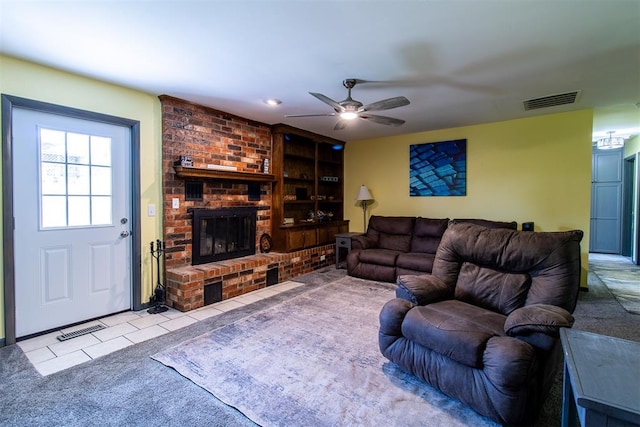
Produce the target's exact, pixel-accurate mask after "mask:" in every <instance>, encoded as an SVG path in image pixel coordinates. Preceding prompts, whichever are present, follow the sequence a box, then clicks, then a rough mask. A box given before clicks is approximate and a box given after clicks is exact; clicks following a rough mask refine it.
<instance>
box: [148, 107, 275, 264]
mask: <svg viewBox="0 0 640 427" xmlns="http://www.w3.org/2000/svg"><path fill="white" fill-rule="evenodd" d="M159 98H160V102H161V105H162V173H163V178H162V182H163V194H164V200H163V204H164V209H163V212H164V242H165V266H166V267H167V268H172V267H180V266H187V265H191V217H190V215H189V214H188V213H187V209H188V208H191V207H195V208H208V209H216V208H223V207H226V208H228V207H233V206H256V207H257V208H258V218H257V230H256V252H259V246H258V241H259V238H260V236H261V235H262V233H271V184H269V183H264V184H260V201H249V200H248V191H247V184H246V183H238V182H235V181H223V180H204V188H203V190H204V191H203V193H204V195H203V200H202V201H185V181H184V180H183V179H180V178H177V177H176V175H175V173H174V169H173V165H174V162H175V161H176V160H178V159H179V157H180V156H181V155H187V156H191V157H192V158H193V166H194V167H202V168H206V167H207V164H214V165H222V166H235V167H236V168H237V170H238V171H240V172H254V173H260V172H261V168H262V161H263V160H264V159H265V158H266V159H271V129H270V127H269V126H268V125H266V124H263V123H258V122H254V121H251V120H248V119H244V118H242V117H238V116H234V115H232V114H229V113H225V112H222V111H217V110H214V109H211V108H208V107H203V106H200V105H197V104H192V103H189V102H187V101H183V100H180V99H177V98H173V97H170V96H166V95H162V96H160V97H159ZM174 198H176V199H178V201H179V203H180V207H179V208H178V209H173V208H172V203H173V199H174Z"/></svg>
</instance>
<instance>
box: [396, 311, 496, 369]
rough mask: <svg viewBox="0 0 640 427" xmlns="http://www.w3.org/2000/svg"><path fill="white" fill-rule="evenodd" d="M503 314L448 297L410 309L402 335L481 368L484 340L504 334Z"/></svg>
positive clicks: (444, 354) (466, 363) (457, 360)
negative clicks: (448, 298) (447, 298)
mask: <svg viewBox="0 0 640 427" xmlns="http://www.w3.org/2000/svg"><path fill="white" fill-rule="evenodd" d="M505 319H506V316H503V315H501V314H498V313H494V312H492V311H489V310H485V309H483V308H480V307H476V306H473V305H470V304H467V303H465V302H462V301H455V300H447V301H442V302H437V303H433V304H429V305H425V306H417V307H414V308H412V309H411V310H409V312H408V313H407V315H406V316H405V318H404V321H403V322H402V335H404V336H405V337H406V338H407V339H409V340H411V341H414V342H416V343H418V344H420V345H423V346H425V347H427V348H430V349H432V350H434V351H436V352H437V353H440V354H442V355H443V356H446V357H448V358H450V359H453V360H455V361H456V362H459V363H462V364H464V365H467V366H470V367H472V368H477V369H481V368H482V366H483V362H482V357H483V353H484V349H485V346H486V343H487V341H488V340H489V339H490V338H491V337H494V336H505V333H504V321H505Z"/></svg>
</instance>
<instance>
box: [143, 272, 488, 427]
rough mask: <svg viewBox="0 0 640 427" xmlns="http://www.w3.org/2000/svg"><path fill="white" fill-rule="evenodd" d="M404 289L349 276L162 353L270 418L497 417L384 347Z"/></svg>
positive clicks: (265, 420)
mask: <svg viewBox="0 0 640 427" xmlns="http://www.w3.org/2000/svg"><path fill="white" fill-rule="evenodd" d="M314 286H316V285H314ZM394 289H395V286H394V285H392V284H383V283H377V282H371V281H364V280H359V279H354V278H350V277H344V278H342V279H339V280H337V281H335V282H332V283H327V284H322V285H317V286H316V287H315V288H314V289H312V290H310V291H309V292H305V293H303V294H301V295H298V296H296V297H294V298H291V299H290V300H287V301H285V302H283V303H281V304H278V305H276V306H273V307H271V308H268V309H265V310H262V311H259V312H257V313H255V314H252V315H250V316H248V317H246V318H244V319H241V320H239V321H237V322H235V323H233V324H230V325H227V326H224V327H222V328H220V329H217V330H214V331H212V332H210V333H206V334H204V335H202V336H200V337H197V338H195V339H192V340H190V341H187V342H184V343H182V344H180V345H178V346H176V347H173V348H171V349H168V350H165V351H162V352H160V353H158V354H155V355H154V356H153V358H154V359H156V360H158V361H160V362H161V363H163V364H165V365H167V366H170V367H172V368H174V369H175V370H177V371H178V372H179V373H180V374H182V375H183V376H185V377H186V378H188V379H190V380H191V381H193V382H194V383H196V384H198V385H199V386H201V387H203V388H204V389H206V390H208V391H209V392H211V393H212V394H213V395H214V396H216V397H217V398H218V399H220V400H221V401H223V402H225V403H227V404H228V405H230V406H232V407H235V408H236V409H238V410H239V411H241V412H242V413H243V414H245V415H246V416H247V417H248V418H250V419H251V420H252V421H254V422H256V423H257V424H260V425H263V426H279V425H282V426H285V425H286V426H381V425H398V426H423V427H424V426H496V425H497V424H495V423H494V422H492V421H490V420H488V419H487V418H484V417H482V416H480V415H478V414H477V413H475V412H474V411H472V410H471V409H469V408H468V407H466V406H465V405H463V404H462V403H460V402H459V401H457V400H454V399H451V398H449V397H447V396H445V395H443V394H442V393H440V392H439V391H437V390H436V389H434V388H432V387H430V386H428V385H427V384H425V383H423V382H421V381H420V380H418V379H416V378H415V377H413V376H412V375H408V374H406V373H404V372H402V371H401V370H399V369H398V368H397V367H396V366H395V365H394V364H392V363H390V362H389V361H388V360H387V359H385V358H384V357H383V356H382V355H381V353H380V351H379V349H378V325H379V321H378V314H379V312H380V309H381V307H382V306H383V305H384V303H385V302H387V301H388V300H389V299H391V298H393V297H394Z"/></svg>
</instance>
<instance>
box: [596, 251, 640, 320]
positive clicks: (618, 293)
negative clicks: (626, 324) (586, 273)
mask: <svg viewBox="0 0 640 427" xmlns="http://www.w3.org/2000/svg"><path fill="white" fill-rule="evenodd" d="M589 269H590V270H592V271H593V272H594V273H595V274H596V276H597V277H598V279H600V281H601V282H602V283H603V284H604V285H605V286H606V287H607V289H609V291H611V293H612V294H613V296H614V297H615V298H616V300H617V301H618V302H619V303H620V305H622V307H623V308H624V309H625V310H626V311H627V312H629V313H631V314H640V266H637V265H634V264H633V263H631V261H629V260H628V259H627V258H624V257H621V256H618V257H615V256H611V255H601V254H591V255H589Z"/></svg>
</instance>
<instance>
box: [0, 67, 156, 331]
mask: <svg viewBox="0 0 640 427" xmlns="http://www.w3.org/2000/svg"><path fill="white" fill-rule="evenodd" d="M0 93H3V94H5V95H12V96H18V97H22V98H29V99H33V100H36V101H43V102H49V103H53V104H58V105H63V106H66V107H73V108H80V109H83V110H88V111H93V112H97V113H103V114H109V115H113V116H119V117H124V118H127V119H133V120H138V121H139V122H140V152H141V165H140V168H141V169H140V192H141V200H140V212H141V214H142V216H141V228H142V236H141V239H142V276H143V277H142V287H143V291H142V302H146V301H148V299H149V295H150V293H151V287H152V283H151V277H150V274H151V270H150V268H151V262H150V259H149V258H150V255H149V250H148V246H149V243H148V242H150V241H152V240H155V239H158V238H161V236H162V233H161V230H162V228H161V222H162V204H161V203H162V202H161V200H162V197H161V191H162V185H161V172H160V171H161V170H162V167H161V160H162V159H161V156H162V151H161V142H162V140H161V137H162V130H161V129H162V123H161V110H160V101H159V100H158V98H157V97H156V96H153V95H150V94H145V93H141V92H137V91H134V90H131V89H127V88H123V87H120V86H114V85H111V84H108V83H104V82H100V81H96V80H92V79H88V78H84V77H79V76H77V75H73V74H69V73H65V72H62V71H58V70H54V69H51V68H47V67H43V66H40V65H35V64H32V63H29V62H24V61H20V60H16V59H14V58H10V57H6V56H2V55H0ZM0 179H1V177H0ZM0 202H1V201H0ZM149 203H154V204H155V205H156V208H157V209H156V215H157V216H155V217H147V215H146V212H147V205H148V204H149ZM0 233H1V230H0ZM0 268H2V266H1V264H0ZM1 281H2V275H0V282H1ZM3 286H4V285H3V283H0V338H3V337H5V334H4V288H3Z"/></svg>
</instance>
